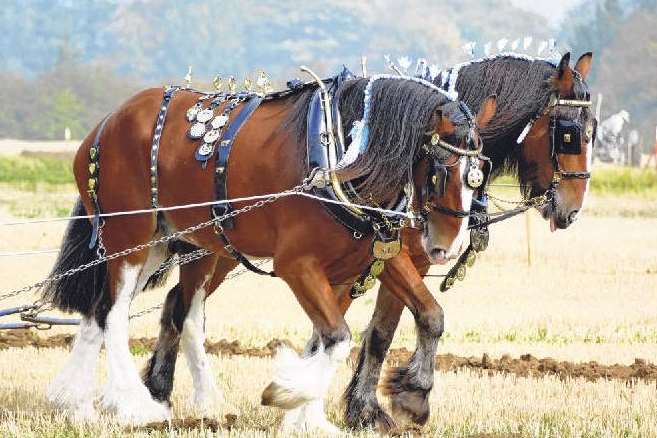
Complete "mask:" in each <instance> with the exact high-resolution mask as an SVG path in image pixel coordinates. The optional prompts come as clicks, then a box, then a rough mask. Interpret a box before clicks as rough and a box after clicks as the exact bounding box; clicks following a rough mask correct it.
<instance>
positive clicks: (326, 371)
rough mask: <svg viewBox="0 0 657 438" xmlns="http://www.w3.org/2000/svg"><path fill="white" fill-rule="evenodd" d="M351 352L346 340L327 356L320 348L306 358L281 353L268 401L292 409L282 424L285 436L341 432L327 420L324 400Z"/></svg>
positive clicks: (285, 352)
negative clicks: (287, 434) (312, 432)
mask: <svg viewBox="0 0 657 438" xmlns="http://www.w3.org/2000/svg"><path fill="white" fill-rule="evenodd" d="M349 349H350V341H349V340H346V341H342V342H338V343H336V344H335V345H334V346H333V347H332V348H331V349H330V350H329V351H328V352H326V351H325V350H324V346H323V345H321V344H320V345H319V347H318V349H317V351H316V352H315V354H313V355H312V356H308V357H304V358H300V357H299V356H298V355H297V354H296V352H294V351H293V350H291V349H289V348H286V347H282V348H280V349H279V350H278V352H277V355H276V359H275V365H274V367H275V377H274V379H273V384H272V385H270V386H269V388H268V389H270V388H271V390H270V393H269V394H267V395H266V397H271V399H272V401H273V403H272V404H274V405H276V406H281V407H283V408H285V407H288V409H289V410H288V411H287V412H286V414H285V416H284V418H283V422H282V424H281V431H282V432H284V433H290V432H292V431H311V430H317V429H319V430H321V431H324V432H327V433H338V429H337V428H336V427H335V426H334V425H332V424H331V423H330V422H329V421H328V420H327V419H326V414H325V413H324V396H325V395H326V392H327V390H328V387H329V385H330V383H331V381H332V380H333V375H334V374H335V371H336V370H337V368H338V366H339V365H340V364H342V363H343V362H344V361H345V359H346V358H347V356H348V354H349ZM266 392H267V391H266Z"/></svg>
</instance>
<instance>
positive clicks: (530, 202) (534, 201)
mask: <svg viewBox="0 0 657 438" xmlns="http://www.w3.org/2000/svg"><path fill="white" fill-rule="evenodd" d="M487 195H488V197H489V198H490V199H491V200H492V201H497V202H502V203H504V204H510V205H523V206H527V207H539V206H541V205H543V204H545V203H546V202H547V201H548V196H547V195H546V194H542V195H538V196H534V197H533V198H529V199H522V200H520V201H511V200H508V199H503V198H498V197H497V196H494V195H491V194H490V193H487ZM495 206H496V207H497V208H499V209H500V210H502V211H504V209H503V208H501V207H500V206H498V205H497V204H495Z"/></svg>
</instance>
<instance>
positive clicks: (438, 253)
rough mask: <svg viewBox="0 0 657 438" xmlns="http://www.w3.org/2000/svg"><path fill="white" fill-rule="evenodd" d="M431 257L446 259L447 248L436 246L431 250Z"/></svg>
mask: <svg viewBox="0 0 657 438" xmlns="http://www.w3.org/2000/svg"><path fill="white" fill-rule="evenodd" d="M431 258H433V259H444V258H445V250H444V249H440V248H434V249H432V250H431Z"/></svg>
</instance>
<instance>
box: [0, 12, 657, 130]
mask: <svg viewBox="0 0 657 438" xmlns="http://www.w3.org/2000/svg"><path fill="white" fill-rule="evenodd" d="M656 10H657V0H583V1H582V2H581V3H580V4H578V5H577V6H576V7H575V8H574V9H573V10H572V11H570V12H569V13H567V14H566V16H565V19H564V21H563V23H562V24H561V29H554V28H551V27H550V26H549V24H548V23H547V21H546V19H545V18H543V17H541V16H539V15H536V14H534V13H531V12H526V11H524V10H521V9H518V8H516V7H515V6H513V4H512V3H511V2H510V0H444V1H441V2H433V1H429V0H409V1H406V2H391V1H389V0H367V1H363V2H354V1H353V0H327V1H325V2H303V3H301V2H298V1H293V0H285V1H283V0H206V1H204V2H200V3H198V2H197V3H194V4H193V5H192V4H184V5H183V4H181V3H180V2H178V1H176V0H128V1H117V0H87V1H84V2H81V1H75V0H22V1H13V2H4V4H3V7H2V8H0V29H3V33H4V34H3V38H2V39H0V52H1V53H2V57H0V137H20V138H27V139H51V138H63V132H64V128H65V127H68V128H70V129H71V132H72V136H73V138H80V137H82V136H84V135H85V134H86V133H87V132H88V131H89V130H90V129H91V128H92V127H93V126H94V125H95V124H96V123H97V122H98V121H99V120H100V119H101V118H102V116H103V115H104V114H105V113H106V112H108V111H111V110H112V109H114V108H116V106H117V105H118V104H119V103H120V102H121V101H122V100H124V99H125V98H126V97H128V96H129V95H130V94H132V93H133V92H134V91H136V90H137V89H139V88H143V87H145V86H147V85H157V86H159V85H162V84H164V83H166V82H176V83H180V82H181V80H182V77H183V76H184V74H185V72H186V71H187V66H188V65H190V64H191V65H193V66H194V82H195V84H198V83H199V79H200V80H205V81H208V80H209V79H210V78H212V77H213V76H214V75H215V74H217V73H219V74H222V75H223V76H227V75H230V74H234V75H236V76H241V75H243V74H244V73H246V72H253V71H255V70H256V69H259V68H264V69H265V70H266V71H267V72H268V73H269V74H270V75H271V76H272V77H273V78H274V79H275V80H276V79H279V80H282V81H279V83H280V82H284V80H285V79H287V78H290V77H293V76H298V74H299V73H298V70H297V66H298V65H299V64H308V65H310V66H311V67H313V68H314V69H315V70H317V71H318V72H320V74H328V73H331V72H333V71H335V70H336V69H338V68H339V67H340V66H341V65H342V64H343V63H344V64H346V65H348V66H350V67H351V68H354V69H355V68H357V67H358V65H359V64H360V55H361V54H366V55H367V56H368V60H369V61H368V64H369V69H370V71H382V70H384V66H383V62H382V58H383V55H384V54H391V55H392V56H393V58H394V57H397V56H400V55H409V56H410V57H412V58H417V57H425V58H427V59H428V60H429V62H430V63H435V64H438V65H439V66H449V65H451V64H454V63H457V62H462V61H464V60H466V59H467V56H466V54H465V53H464V52H463V50H462V46H463V45H464V44H465V43H467V42H469V41H476V42H477V43H478V46H477V50H476V52H475V56H476V57H480V56H482V55H483V53H482V47H483V46H484V44H485V43H486V42H487V41H492V42H493V45H495V44H494V42H495V41H497V39H500V38H508V39H509V40H515V39H517V38H522V37H524V36H527V35H531V36H533V37H534V40H535V43H534V46H532V50H531V51H530V52H529V54H535V47H536V46H537V44H538V41H539V40H542V39H546V38H549V37H553V36H555V35H556V36H557V40H558V43H559V48H561V49H564V48H568V49H570V48H572V51H573V52H574V53H573V55H574V57H577V56H579V55H580V54H581V53H583V52H585V51H589V50H592V51H593V52H594V56H595V63H594V68H593V73H592V76H591V79H590V83H591V85H592V88H593V91H594V95H595V94H596V92H597V91H598V90H600V91H602V92H603V93H604V96H605V100H604V105H603V116H605V115H606V116H608V115H610V114H612V113H614V112H616V111H618V110H620V109H623V108H625V109H627V110H628V111H629V112H630V113H631V115H632V122H633V123H635V124H637V125H639V126H640V127H641V133H642V135H643V136H644V137H648V136H649V134H650V129H652V131H653V133H652V135H653V136H654V125H655V124H656V123H657V105H656V104H655V102H656V101H657V96H655V94H656V93H657V84H656V83H655V81H657V71H656V69H657V62H656V60H657V53H656V50H657V49H656V47H657V42H656V41H657V36H656V32H657V25H656V24H657V23H656V21H655V20H657V12H656ZM650 125H652V126H653V128H650ZM653 138H654V137H653Z"/></svg>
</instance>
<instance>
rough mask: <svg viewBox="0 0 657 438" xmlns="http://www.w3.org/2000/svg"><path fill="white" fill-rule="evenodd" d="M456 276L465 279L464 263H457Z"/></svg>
mask: <svg viewBox="0 0 657 438" xmlns="http://www.w3.org/2000/svg"><path fill="white" fill-rule="evenodd" d="M456 278H458V279H459V280H461V281H463V280H464V279H465V265H459V267H458V269H457V270H456Z"/></svg>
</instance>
